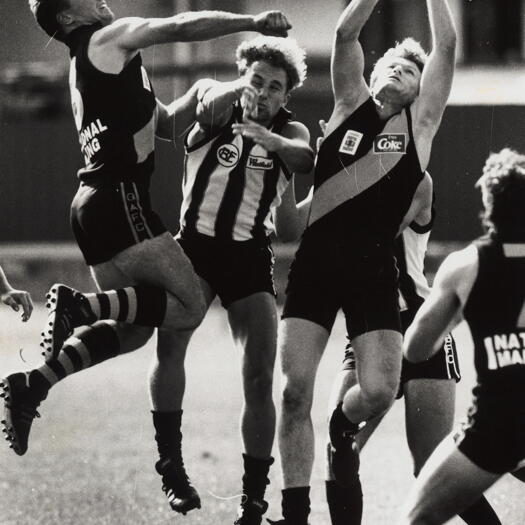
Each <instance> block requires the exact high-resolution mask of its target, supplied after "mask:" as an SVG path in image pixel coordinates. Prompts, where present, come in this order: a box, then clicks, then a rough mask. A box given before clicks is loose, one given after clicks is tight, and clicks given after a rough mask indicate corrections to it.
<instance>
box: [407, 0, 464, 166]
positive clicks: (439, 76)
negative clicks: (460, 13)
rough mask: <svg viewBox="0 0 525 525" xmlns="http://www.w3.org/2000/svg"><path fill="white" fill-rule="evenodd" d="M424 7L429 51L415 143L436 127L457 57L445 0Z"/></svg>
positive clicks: (430, 1)
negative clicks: (426, 9) (428, 23)
mask: <svg viewBox="0 0 525 525" xmlns="http://www.w3.org/2000/svg"><path fill="white" fill-rule="evenodd" d="M427 8H428V14H429V19H430V29H431V33H432V51H431V53H430V55H429V58H428V61H427V63H426V65H425V68H424V69H423V73H422V76H421V87H420V92H419V97H418V99H417V100H416V103H415V105H414V109H415V120H414V136H415V137H416V139H415V140H416V145H418V146H419V144H418V142H419V143H420V144H423V142H425V141H427V142H428V140H429V139H430V140H432V138H433V137H434V135H435V133H436V131H437V129H438V127H439V124H440V122H441V117H442V116H443V112H444V111H445V107H446V104H447V100H448V97H449V94H450V90H451V87H452V79H453V76H454V66H455V59H456V30H455V27H454V22H453V19H452V14H451V12H450V8H449V6H448V3H447V0H427ZM418 153H420V156H421V153H423V152H420V148H419V147H418ZM421 160H422V164H423V159H421ZM427 162H428V159H427ZM423 167H424V168H425V167H426V166H423Z"/></svg>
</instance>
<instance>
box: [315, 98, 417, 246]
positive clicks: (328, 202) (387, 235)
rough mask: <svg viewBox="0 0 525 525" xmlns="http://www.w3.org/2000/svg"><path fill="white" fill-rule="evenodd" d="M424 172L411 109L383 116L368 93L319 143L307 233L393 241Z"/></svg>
mask: <svg viewBox="0 0 525 525" xmlns="http://www.w3.org/2000/svg"><path fill="white" fill-rule="evenodd" d="M423 176H424V172H423V171H422V169H421V166H420V162H419V159H418V155H417V152H416V148H415V144H414V138H413V135H412V121H411V114H410V109H409V108H405V109H403V110H402V111H401V113H398V114H396V115H393V116H392V117H390V118H389V119H388V120H386V121H384V120H381V119H380V118H379V115H378V113H377V110H376V106H375V103H374V101H373V99H372V97H370V98H368V99H367V100H366V101H365V102H364V103H363V104H362V105H361V106H359V107H358V108H357V109H356V110H355V111H354V112H353V113H352V114H351V115H350V116H349V117H348V118H347V119H346V120H345V121H344V122H343V123H341V125H340V126H339V127H338V128H337V129H335V130H334V131H333V132H332V133H330V135H328V136H327V137H326V138H325V139H324V140H323V142H322V144H321V146H320V148H319V152H318V155H317V160H316V167H315V173H314V194H313V199H312V206H311V210H310V217H309V221H308V228H307V230H306V232H305V237H308V236H310V235H314V236H315V237H316V238H320V239H323V238H327V237H329V238H338V239H339V240H340V241H341V242H351V241H352V240H356V241H362V242H365V243H366V242H371V243H374V242H384V241H392V240H393V239H394V238H395V236H396V235H397V232H398V231H399V226H400V224H401V222H402V220H403V217H404V216H405V214H406V212H407V211H408V208H409V206H410V203H411V201H412V198H413V195H414V193H415V190H416V188H417V186H418V184H419V183H420V181H421V180H422V178H423Z"/></svg>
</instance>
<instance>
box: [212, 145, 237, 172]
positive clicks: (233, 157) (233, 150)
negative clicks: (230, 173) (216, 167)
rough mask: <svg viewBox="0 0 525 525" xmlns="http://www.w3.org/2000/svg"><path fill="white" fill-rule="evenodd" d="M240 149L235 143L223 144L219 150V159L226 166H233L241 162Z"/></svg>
mask: <svg viewBox="0 0 525 525" xmlns="http://www.w3.org/2000/svg"><path fill="white" fill-rule="evenodd" d="M239 156H240V155H239V150H238V149H237V146H235V145H234V144H223V145H222V146H221V147H220V148H219V149H218V150H217V160H218V161H219V164H220V165H221V166H224V167H225V168H233V167H234V166H235V165H236V164H237V163H238V162H239Z"/></svg>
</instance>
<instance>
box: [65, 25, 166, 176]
mask: <svg viewBox="0 0 525 525" xmlns="http://www.w3.org/2000/svg"><path fill="white" fill-rule="evenodd" d="M101 27H102V26H101V25H100V24H95V25H91V26H84V27H81V28H79V29H76V30H75V31H73V32H72V33H71V34H70V35H69V37H68V39H67V45H68V46H69V48H70V55H71V65H70V72H69V87H70V92H71V104H72V107H73V115H74V117H75V124H76V127H77V130H78V134H79V141H80V149H81V151H82V155H83V157H84V161H85V167H84V168H81V169H80V170H79V172H78V177H79V178H80V180H82V181H85V182H89V183H95V184H98V185H103V184H106V183H114V182H122V181H136V180H138V179H141V178H148V177H150V176H151V174H152V172H153V168H154V139H155V118H156V111H155V110H156V99H155V94H154V92H153V88H152V86H151V83H150V81H149V79H148V75H147V73H146V70H145V69H144V67H143V66H142V59H141V56H140V54H137V55H136V56H135V57H134V58H133V59H132V60H131V61H130V62H129V63H128V64H127V65H126V66H125V67H124V69H123V70H122V71H121V72H120V73H118V74H109V73H103V72H102V71H99V70H98V69H97V68H95V66H93V64H92V63H91V61H90V60H89V58H88V44H89V40H90V38H91V36H92V35H93V33H94V32H95V31H97V30H98V29H100V28H101Z"/></svg>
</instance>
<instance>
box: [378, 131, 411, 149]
mask: <svg viewBox="0 0 525 525" xmlns="http://www.w3.org/2000/svg"><path fill="white" fill-rule="evenodd" d="M406 152H407V136H406V134H405V133H389V134H384V135H378V136H377V137H376V138H375V139H374V153H406Z"/></svg>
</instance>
